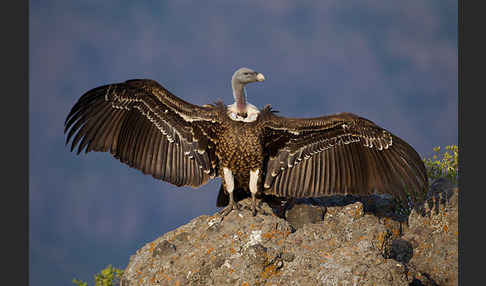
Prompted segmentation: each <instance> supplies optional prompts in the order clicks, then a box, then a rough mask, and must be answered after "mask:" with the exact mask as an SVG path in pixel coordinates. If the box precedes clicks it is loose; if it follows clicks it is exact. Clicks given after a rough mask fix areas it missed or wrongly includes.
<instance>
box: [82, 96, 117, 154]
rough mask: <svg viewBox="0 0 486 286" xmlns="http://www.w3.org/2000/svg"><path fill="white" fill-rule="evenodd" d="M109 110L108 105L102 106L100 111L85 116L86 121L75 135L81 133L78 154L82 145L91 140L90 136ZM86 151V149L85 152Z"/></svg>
mask: <svg viewBox="0 0 486 286" xmlns="http://www.w3.org/2000/svg"><path fill="white" fill-rule="evenodd" d="M109 110H110V107H109V106H104V108H102V109H101V110H100V112H98V113H95V114H93V115H92V116H91V117H89V118H87V120H86V123H85V124H84V126H83V127H82V128H81V129H80V132H78V134H77V135H76V136H79V135H81V137H82V140H81V141H80V143H79V145H78V152H77V153H78V154H79V153H80V152H81V151H82V150H84V147H86V145H87V144H88V143H89V142H90V141H91V140H92V136H93V135H94V133H96V130H97V128H98V126H99V125H100V124H101V121H102V120H103V118H105V116H106V114H107V113H108V111H109ZM87 152H88V151H87V150H86V153H87Z"/></svg>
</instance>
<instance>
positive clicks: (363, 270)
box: [121, 188, 458, 286]
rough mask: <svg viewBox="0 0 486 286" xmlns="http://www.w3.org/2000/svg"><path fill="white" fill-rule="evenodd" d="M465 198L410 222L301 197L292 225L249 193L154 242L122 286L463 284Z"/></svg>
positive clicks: (358, 205) (135, 259) (453, 195)
mask: <svg viewBox="0 0 486 286" xmlns="http://www.w3.org/2000/svg"><path fill="white" fill-rule="evenodd" d="M435 192H436V193H437V192H438V191H437V190H435ZM439 193H440V192H439ZM457 195H458V190H457V188H453V189H450V195H449V196H447V198H448V199H447V200H445V201H442V203H439V204H438V206H439V210H438V212H435V211H432V210H431V209H430V208H429V207H428V206H426V208H425V216H422V215H420V214H418V213H417V212H415V211H413V212H412V213H411V215H410V217H409V224H408V225H407V224H406V223H404V222H401V221H400V220H397V219H394V218H393V215H389V216H388V217H387V216H383V213H382V216H380V215H378V214H376V212H373V210H372V209H373V208H370V207H369V204H368V203H369V202H368V201H366V200H365V202H364V203H363V202H361V201H356V200H355V201H354V202H353V200H351V201H348V203H349V204H344V203H343V204H328V205H327V206H325V207H322V204H321V206H320V207H316V206H311V205H308V206H307V207H308V209H306V207H304V206H303V205H299V204H296V205H294V207H293V208H294V211H289V210H287V211H286V214H285V216H286V217H287V219H289V218H290V221H292V220H293V224H294V225H292V224H291V223H290V222H289V221H287V220H285V219H283V218H280V217H278V216H276V215H274V214H273V212H272V209H271V208H270V207H269V206H268V205H266V204H265V203H262V204H261V208H262V209H263V211H259V213H258V215H257V216H255V217H253V216H252V215H251V212H250V211H249V205H250V201H249V200H248V199H246V200H243V201H241V202H240V204H241V205H242V206H244V208H243V209H242V210H240V211H239V212H236V211H233V212H231V213H230V214H229V215H228V216H226V217H225V218H224V219H223V220H221V216H220V215H219V214H214V215H212V216H207V215H203V216H200V217H197V218H195V219H193V220H192V221H190V222H189V223H188V224H186V225H183V226H181V227H179V228H177V229H175V230H173V231H170V232H168V233H166V234H164V235H163V236H161V237H159V238H157V239H156V240H154V241H152V242H150V243H147V244H146V245H145V246H143V247H142V248H141V249H139V250H138V251H137V252H136V254H134V255H132V256H131V257H130V262H129V264H128V266H127V268H126V269H125V272H124V275H123V277H122V280H121V285H122V286H128V285H130V286H133V285H248V286H249V285H457V273H458V265H457V261H458V260H457V258H458V245H457V238H458V226H457ZM369 200H371V201H374V202H375V205H378V206H379V205H380V204H382V203H383V200H381V201H380V202H379V203H378V204H376V200H377V199H376V198H371V199H369ZM385 201H386V198H385ZM365 205H367V206H368V207H365ZM432 205H433V204H432ZM310 208H312V209H310ZM384 208H385V209H386V204H385V205H384ZM365 210H367V211H365ZM302 214H304V215H302ZM296 218H297V219H296ZM306 218H307V219H308V220H309V221H308V222H306ZM322 218H323V219H322Z"/></svg>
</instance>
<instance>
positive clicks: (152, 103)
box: [64, 79, 218, 187]
mask: <svg viewBox="0 0 486 286" xmlns="http://www.w3.org/2000/svg"><path fill="white" fill-rule="evenodd" d="M200 123H204V124H206V125H207V124H218V123H217V113H216V111H215V110H214V108H213V107H212V106H198V105H193V104H190V103H188V102H185V101H183V100H182V99H180V98H178V97H176V96H175V95H173V94H172V93H170V92H169V91H167V90H166V89H165V88H164V87H162V86H161V85H160V84H158V83H157V82H155V81H153V80H147V79H136V80H128V81H126V82H123V83H116V84H110V85H104V86H100V87H97V88H94V89H92V90H90V91H88V92H86V93H85V94H84V95H82V96H81V98H79V100H78V102H77V103H76V104H75V105H74V106H73V108H72V109H71V112H70V113H69V115H68V116H67V118H66V121H65V129H64V133H68V134H67V138H66V144H68V143H69V141H70V140H71V139H72V143H71V151H73V150H74V148H75V147H76V145H78V144H79V145H78V149H77V154H79V153H80V152H81V151H82V150H83V149H84V150H85V152H86V153H88V152H90V151H99V152H110V153H111V154H112V155H113V156H114V157H115V158H117V159H119V160H120V161H121V162H123V163H126V164H128V165H129V166H131V167H133V168H136V169H139V170H141V171H142V172H143V173H144V174H151V175H152V176H153V177H155V178H157V179H161V180H164V181H167V182H169V183H172V184H174V185H177V186H182V185H190V186H193V187H197V186H200V185H202V184H204V183H206V182H207V181H208V180H209V179H210V178H212V177H214V175H215V174H216V170H215V160H216V157H215V155H214V148H211V146H210V145H211V144H212V142H211V141H210V140H209V139H208V138H207V137H206V135H204V133H203V130H202V129H201V126H200V125H201V124H200Z"/></svg>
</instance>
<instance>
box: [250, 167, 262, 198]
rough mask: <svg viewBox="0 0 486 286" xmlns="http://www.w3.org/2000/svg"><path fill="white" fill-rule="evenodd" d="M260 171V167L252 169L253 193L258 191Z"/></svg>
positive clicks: (251, 183)
mask: <svg viewBox="0 0 486 286" xmlns="http://www.w3.org/2000/svg"><path fill="white" fill-rule="evenodd" d="M259 173H260V170H259V169H256V170H254V171H250V192H251V193H252V194H256V193H257V192H258V174H259Z"/></svg>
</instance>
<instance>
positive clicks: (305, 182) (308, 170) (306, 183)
mask: <svg viewBox="0 0 486 286" xmlns="http://www.w3.org/2000/svg"><path fill="white" fill-rule="evenodd" d="M311 160H312V158H308V159H306V160H305V169H304V170H305V172H304V173H303V179H302V184H301V188H302V191H301V192H300V193H301V195H302V197H310V196H311V194H310V193H311V189H310V188H311V187H310V180H311V178H312V175H313V174H312V165H311V164H312V162H311Z"/></svg>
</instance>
